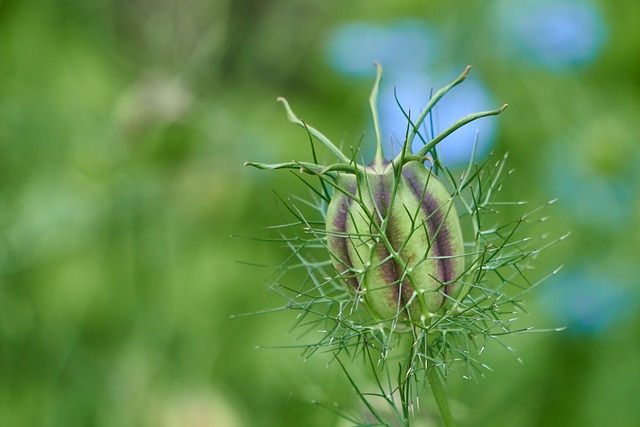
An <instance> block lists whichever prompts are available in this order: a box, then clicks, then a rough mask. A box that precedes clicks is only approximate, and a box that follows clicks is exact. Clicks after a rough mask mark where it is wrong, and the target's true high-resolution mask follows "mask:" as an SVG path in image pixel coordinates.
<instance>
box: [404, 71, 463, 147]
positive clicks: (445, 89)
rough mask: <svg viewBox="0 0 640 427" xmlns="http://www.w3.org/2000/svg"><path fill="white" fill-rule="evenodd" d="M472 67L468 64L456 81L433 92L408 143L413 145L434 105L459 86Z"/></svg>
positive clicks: (413, 127)
mask: <svg viewBox="0 0 640 427" xmlns="http://www.w3.org/2000/svg"><path fill="white" fill-rule="evenodd" d="M470 69H471V65H467V68H465V69H464V71H463V72H462V74H460V75H459V76H458V78H457V79H455V80H454V81H452V82H451V83H449V84H448V85H446V86H445V87H443V88H441V89H440V90H438V91H437V92H436V93H434V94H433V97H431V99H430V100H429V103H428V104H427V106H426V107H424V110H422V113H420V116H418V119H417V120H416V122H415V123H414V124H413V126H412V129H411V132H410V133H409V135H408V136H407V145H408V146H409V147H411V144H412V142H413V138H414V137H415V136H416V134H417V133H418V129H420V126H421V125H422V122H423V121H424V119H426V117H427V114H429V112H430V111H431V109H432V108H433V107H434V105H436V103H437V102H438V101H440V99H441V98H442V97H443V96H445V95H446V93H447V92H449V91H450V90H451V89H453V87H454V86H457V85H458V84H460V83H462V82H463V81H464V80H465V79H466V78H467V74H469V70H470Z"/></svg>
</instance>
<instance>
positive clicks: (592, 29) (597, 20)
mask: <svg viewBox="0 0 640 427" xmlns="http://www.w3.org/2000/svg"><path fill="white" fill-rule="evenodd" d="M494 11H495V14H496V18H497V19H496V23H497V25H496V26H495V28H496V31H497V32H498V37H499V38H500V40H501V42H502V43H504V45H505V46H506V48H507V51H508V53H509V54H510V55H513V56H515V57H517V58H518V59H520V60H523V61H525V62H527V63H533V64H537V65H539V66H542V67H543V68H547V69H550V70H561V69H566V68H571V67H574V66H581V65H586V64H589V63H591V62H592V61H593V60H594V59H595V58H596V57H597V56H598V55H599V54H600V51H601V50H602V46H603V45H604V41H605V39H606V25H605V23H604V20H603V17H602V14H601V12H600V10H599V9H598V8H597V7H596V6H595V5H594V4H592V3H591V2H590V1H589V0H522V1H512V0H502V1H499V2H497V3H496V5H495V9H494Z"/></svg>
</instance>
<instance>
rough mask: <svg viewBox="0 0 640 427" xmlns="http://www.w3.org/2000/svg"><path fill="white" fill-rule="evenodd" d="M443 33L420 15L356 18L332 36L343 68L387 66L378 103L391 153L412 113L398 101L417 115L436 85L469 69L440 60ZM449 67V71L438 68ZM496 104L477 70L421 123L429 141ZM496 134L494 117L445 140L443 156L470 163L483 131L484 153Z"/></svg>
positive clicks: (368, 70)
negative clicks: (386, 21)
mask: <svg viewBox="0 0 640 427" xmlns="http://www.w3.org/2000/svg"><path fill="white" fill-rule="evenodd" d="M437 33H438V32H437V30H436V29H434V28H433V27H432V26H431V25H430V24H429V23H427V22H425V21H419V20H401V21H398V22H396V23H393V24H391V25H386V26H385V25H374V24H370V23H365V22H356V23H347V24H344V25H342V26H339V27H337V28H336V29H335V31H334V32H333V33H332V34H331V35H330V36H329V38H328V41H327V49H326V53H327V57H328V60H329V62H330V63H331V65H332V66H333V68H334V69H336V70H337V71H338V72H340V73H342V74H346V75H350V76H356V77H366V78H370V77H371V76H372V75H373V73H374V68H373V62H374V61H378V62H380V63H381V64H382V66H383V68H384V73H385V77H384V79H383V80H382V83H381V86H380V95H379V100H378V109H379V114H380V127H381V132H382V138H383V143H384V145H385V152H386V154H387V157H391V156H393V155H395V154H397V153H398V152H399V151H400V149H401V148H402V142H403V141H404V137H405V134H406V130H407V119H406V118H405V116H404V114H403V113H402V110H401V109H400V107H399V106H398V101H399V103H400V105H401V106H402V108H403V109H404V110H405V111H406V112H410V114H411V117H412V118H414V119H415V118H417V117H418V115H419V114H420V112H421V111H422V109H423V108H424V107H425V106H426V104H427V103H428V102H429V98H430V95H431V93H432V91H433V90H434V89H438V88H439V87H441V86H443V85H445V84H447V83H449V82H450V81H451V80H453V78H455V77H456V76H457V75H458V74H459V73H460V72H462V70H463V69H464V65H461V66H460V67H458V68H457V69H451V68H450V67H442V66H439V64H438V62H437V59H438V53H439V52H438V49H437V46H438V43H436V42H435V40H436V36H437ZM441 44H442V42H441V43H440V45H441ZM443 68H444V69H446V72H437V71H436V70H441V69H443ZM394 90H395V91H396V93H397V97H398V101H396V98H395V96H394ZM495 107H496V103H495V102H493V99H492V97H491V95H490V93H489V91H488V89H487V88H486V86H484V85H483V84H482V83H481V82H480V80H479V79H478V78H477V77H475V76H473V74H472V75H471V77H470V78H469V79H468V80H467V81H466V82H465V83H464V84H463V85H460V86H458V87H456V88H455V89H454V90H453V91H452V92H450V93H449V94H447V96H446V97H445V98H444V99H442V100H441V101H440V102H439V103H438V105H437V107H436V108H435V109H434V110H433V116H432V117H430V118H428V119H427V120H426V121H425V125H424V126H423V127H422V128H421V130H422V132H421V135H422V136H423V137H424V139H425V140H427V141H428V139H430V138H432V137H433V135H432V133H433V132H435V133H436V134H438V133H439V132H440V131H442V130H445V129H447V128H448V127H449V126H451V125H452V124H453V123H454V122H455V121H457V120H458V119H460V118H461V117H463V116H465V115H467V114H470V113H473V112H476V111H481V110H487V109H493V108H495ZM432 125H433V129H432ZM478 134H479V137H478ZM494 134H495V119H494V118H487V119H483V120H481V121H478V122H476V123H474V124H473V125H471V126H467V127H465V128H462V129H460V130H458V131H457V132H455V133H454V134H453V135H451V136H449V137H448V138H447V140H446V141H445V142H443V143H442V144H440V146H439V148H438V150H439V155H440V156H441V160H442V161H443V163H444V164H446V165H447V166H456V165H464V164H466V163H467V162H468V161H469V157H470V155H471V153H472V150H473V145H474V143H475V141H476V138H477V137H478V157H481V156H482V155H483V154H485V153H486V152H487V151H489V149H490V147H491V145H492V143H493V137H494ZM422 144H423V142H422V141H421V140H420V139H419V138H416V139H415V141H414V147H413V149H414V150H417V149H419V147H420V146H421V145H422Z"/></svg>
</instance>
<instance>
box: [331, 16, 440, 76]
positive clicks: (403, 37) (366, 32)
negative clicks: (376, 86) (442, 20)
mask: <svg viewBox="0 0 640 427" xmlns="http://www.w3.org/2000/svg"><path fill="white" fill-rule="evenodd" d="M437 46H438V44H437V43H436V41H435V36H434V31H433V29H432V28H431V26H430V25H429V24H428V23H427V22H424V21H420V20H415V19H405V20H401V21H397V22H395V23H393V24H391V25H375V24H372V23H367V22H350V23H346V24H343V25H340V26H338V27H337V28H336V29H335V30H334V31H333V32H332V34H330V35H329V38H328V40H327V44H326V54H327V57H328V60H329V62H330V64H331V65H332V67H333V68H334V69H336V70H337V71H339V72H341V73H343V74H347V75H352V76H359V77H366V78H369V77H370V76H371V75H372V73H373V72H374V71H373V70H374V68H373V62H374V61H378V62H380V63H381V64H382V65H383V66H384V68H385V74H386V75H388V76H392V75H394V74H395V73H396V72H402V71H403V70H405V71H406V70H424V69H425V68H427V67H429V66H430V65H432V64H433V63H434V62H435V60H436V58H437V56H438V51H437V50H438V49H437Z"/></svg>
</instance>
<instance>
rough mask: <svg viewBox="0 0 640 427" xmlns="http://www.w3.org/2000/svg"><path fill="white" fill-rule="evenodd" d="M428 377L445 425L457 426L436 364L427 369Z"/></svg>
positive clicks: (447, 426) (448, 426)
mask: <svg viewBox="0 0 640 427" xmlns="http://www.w3.org/2000/svg"><path fill="white" fill-rule="evenodd" d="M427 378H429V385H430V386H431V391H433V396H434V397H435V399H436V403H437V404H438V409H439V410H440V416H442V421H444V425H445V427H456V422H455V420H454V419H453V414H451V408H449V400H448V399H447V395H446V394H445V393H444V388H443V387H442V381H441V380H440V376H439V374H438V372H437V370H436V367H435V366H431V367H429V368H428V369H427Z"/></svg>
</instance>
